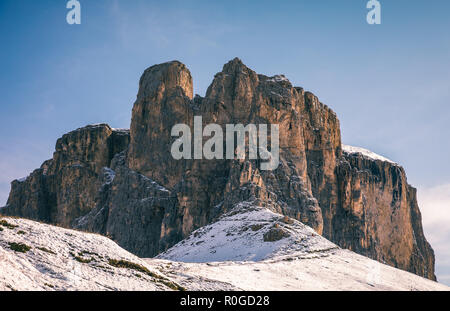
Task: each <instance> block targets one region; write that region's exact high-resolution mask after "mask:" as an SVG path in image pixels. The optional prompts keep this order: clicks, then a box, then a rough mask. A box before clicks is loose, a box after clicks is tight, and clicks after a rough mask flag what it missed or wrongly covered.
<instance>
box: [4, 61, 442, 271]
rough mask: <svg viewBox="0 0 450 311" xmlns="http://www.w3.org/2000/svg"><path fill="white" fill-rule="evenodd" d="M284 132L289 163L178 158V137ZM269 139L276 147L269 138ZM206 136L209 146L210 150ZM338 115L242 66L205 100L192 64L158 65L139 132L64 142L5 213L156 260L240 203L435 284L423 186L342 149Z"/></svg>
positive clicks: (15, 191)
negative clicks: (261, 129)
mask: <svg viewBox="0 0 450 311" xmlns="http://www.w3.org/2000/svg"><path fill="white" fill-rule="evenodd" d="M195 116H201V117H202V120H203V126H205V125H207V124H210V123H215V124H218V125H220V126H221V127H222V128H223V129H225V126H226V124H239V123H241V124H244V125H247V124H278V125H279V143H280V163H279V166H278V167H277V168H276V169H275V170H272V171H270V170H268V171H265V170H261V169H260V161H261V160H249V159H248V157H247V159H245V160H225V159H223V160H205V159H199V160H192V159H181V160H175V159H173V157H172V156H171V152H170V151H171V145H172V143H173V142H174V140H175V139H176V137H172V136H171V129H172V127H173V126H174V125H176V124H180V123H183V124H186V125H188V126H189V127H190V128H191V131H193V126H194V117H195ZM268 139H269V140H270V139H271V137H270V133H269V137H268ZM205 140H207V138H206V137H205V138H204V141H205ZM342 149H343V148H342V145H341V135H340V125H339V120H338V118H337V116H336V114H335V113H334V112H333V111H332V110H331V109H330V108H328V107H327V106H326V105H324V104H322V103H321V102H320V101H319V99H318V98H317V97H316V96H315V95H314V94H312V93H310V92H305V91H304V90H303V89H302V88H301V87H294V86H292V85H291V83H290V82H289V80H287V79H286V78H285V77H284V76H282V75H277V76H273V77H267V76H265V75H261V74H257V73H255V72H254V71H253V70H251V69H249V68H248V67H247V66H245V65H244V64H243V63H242V61H241V60H239V59H238V58H235V59H233V60H231V61H230V62H228V63H227V64H225V65H224V66H223V69H222V71H221V72H219V73H217V74H216V75H215V77H214V79H213V81H212V83H211V85H210V86H209V88H208V90H207V92H206V95H205V97H201V96H198V95H196V96H195V97H194V96H193V81H192V77H191V74H190V72H189V70H188V69H187V67H186V66H185V65H184V64H182V63H180V62H178V61H172V62H168V63H164V64H159V65H154V66H152V67H150V68H148V69H147V70H145V72H144V73H143V75H142V77H141V79H140V81H139V90H138V95H137V99H136V101H135V103H134V106H133V113H132V120H131V126H130V131H129V132H128V131H125V130H114V129H111V128H110V127H109V126H108V125H106V124H104V125H96V126H88V127H86V128H82V129H79V130H76V131H74V132H71V133H69V134H66V135H64V136H63V137H62V138H61V139H60V140H58V143H57V146H56V151H55V154H54V156H53V159H51V160H49V161H46V162H45V163H44V164H43V165H42V167H41V168H40V169H38V170H36V171H34V172H33V173H32V174H31V175H30V176H29V177H28V178H27V179H26V180H25V181H14V182H13V183H12V190H11V193H10V197H9V200H8V205H7V206H6V207H5V208H3V209H2V210H1V211H2V213H3V214H7V215H14V216H21V217H26V218H31V219H35V220H41V221H45V222H49V223H52V224H57V225H61V226H66V227H75V228H79V229H83V230H89V231H92V232H97V233H101V234H104V235H107V236H109V237H111V238H113V239H114V240H115V241H116V242H117V243H118V244H119V245H121V246H122V247H124V248H125V249H127V250H129V251H131V252H133V253H135V254H137V255H139V256H145V257H150V256H155V255H157V254H158V253H160V252H162V251H165V250H167V249H168V248H169V247H171V246H173V245H174V244H175V243H177V242H179V241H180V240H182V239H184V238H186V237H187V236H188V235H189V234H190V233H191V232H193V231H194V230H196V229H198V228H200V227H203V226H205V225H207V224H210V223H212V222H214V221H215V220H216V219H217V218H218V217H219V216H220V215H223V213H225V212H228V211H230V210H231V209H232V208H233V207H235V206H236V205H237V204H239V203H241V202H252V204H255V205H258V206H264V207H267V208H269V209H270V210H272V211H273V212H276V213H280V214H283V215H286V216H289V217H291V218H294V219H297V220H299V221H301V222H302V223H304V224H306V225H308V226H310V227H311V228H313V229H314V230H315V231H316V232H317V233H319V234H322V235H323V236H324V237H326V238H327V239H329V240H331V241H333V242H335V243H337V244H338V245H340V246H342V247H345V248H349V249H351V250H354V251H356V252H358V253H360V254H363V255H366V256H368V257H371V258H374V259H376V260H379V261H382V262H384V263H387V264H389V265H392V266H395V267H398V268H401V269H404V270H407V271H411V272H413V273H416V274H418V275H421V276H425V277H427V278H430V279H434V278H435V276H434V254H433V250H432V249H431V247H430V245H429V244H428V243H427V241H426V239H425V237H424V235H423V230H422V225H421V216H420V211H419V208H418V206H417V201H416V193H415V189H414V188H412V187H411V186H409V185H408V184H407V181H406V175H405V172H404V171H403V169H402V168H401V167H400V166H399V165H397V164H395V163H392V162H389V161H384V160H383V159H379V158H373V157H370V156H368V155H367V154H362V153H358V152H345V151H343V150H342Z"/></svg>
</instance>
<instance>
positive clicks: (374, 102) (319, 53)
mask: <svg viewBox="0 0 450 311" xmlns="http://www.w3.org/2000/svg"><path fill="white" fill-rule="evenodd" d="M380 2H381V5H382V24H381V25H368V24H367V23H366V14H367V12H368V10H367V9H366V3H367V1H366V0H347V1H335V0H328V1H327V0H324V1H300V0H298V1H261V0H260V1H149V0H116V1H114V0H80V3H81V11H82V17H81V25H68V24H67V23H66V14H67V12H68V10H67V9H66V3H67V1H66V0H48V1H45V0H41V1H32V0H11V1H8V0H2V1H0V94H1V96H0V107H1V108H0V109H1V110H0V111H1V113H0V139H1V142H2V143H1V144H0V170H1V171H2V174H1V177H0V205H3V203H6V199H7V195H8V192H9V182H10V181H11V180H12V179H15V178H20V177H23V176H26V175H27V174H28V173H29V172H30V171H31V170H33V169H34V168H37V167H39V166H40V164H41V163H42V162H43V161H44V160H46V159H48V158H51V155H52V152H53V150H54V145H55V142H56V139H57V138H58V137H60V136H61V135H62V134H64V133H66V132H68V131H70V130H72V129H75V128H77V127H80V126H84V125H86V124H89V123H100V122H106V123H109V124H110V125H111V126H113V127H125V128H127V127H129V124H130V118H131V108H132V104H133V101H134V99H135V96H136V93H137V87H138V81H139V77H140V75H141V73H142V72H143V71H144V69H145V68H147V67H148V66H151V65H153V64H155V63H161V62H165V61H169V60H174V59H177V60H180V61H181V62H183V63H185V64H186V65H187V66H188V67H189V69H190V70H191V73H192V75H193V78H194V91H195V93H198V94H200V95H204V93H205V91H206V88H207V87H208V85H209V83H210V82H211V81H212V78H213V76H214V74H215V73H216V72H218V71H220V70H221V68H222V65H223V64H224V63H226V62H227V61H228V60H230V59H232V58H234V57H235V56H238V57H239V58H241V59H242V60H243V61H244V63H245V64H247V65H248V66H249V67H250V68H252V69H254V70H255V71H257V72H258V73H263V74H267V75H273V74H285V75H286V76H287V77H288V78H289V79H290V80H291V82H292V83H293V84H294V85H296V86H302V87H304V88H305V89H306V90H309V91H312V92H314V93H315V94H316V95H317V96H318V97H319V99H320V100H321V101H322V102H323V103H325V104H327V105H328V106H330V107H331V108H332V109H333V110H335V111H336V112H337V114H338V116H339V118H340V121H341V129H342V136H343V141H344V142H345V143H347V144H352V145H356V146H363V147H366V148H368V149H371V150H373V151H375V152H378V153H380V154H383V155H384V156H386V157H388V158H391V159H392V160H394V161H397V162H399V163H400V164H402V165H403V166H404V167H405V169H406V172H407V174H408V179H409V182H410V183H411V184H413V185H414V186H416V187H417V188H418V189H419V203H420V205H421V207H422V213H423V218H424V224H425V229H426V234H427V237H428V238H429V240H430V241H431V243H432V245H433V247H434V248H435V251H436V253H437V260H438V269H437V271H438V277H440V279H441V280H442V281H444V282H447V283H448V284H450V211H449V209H450V164H449V163H448V160H449V158H450V144H449V143H448V141H449V140H448V136H449V134H450V105H449V103H450V18H449V15H448V14H450V13H449V12H450V2H449V1H446V0H442V1H439V0H434V1H433V2H432V5H431V2H430V1H425V0H414V1H407V0H396V1H392V0H389V1H387V0H384V1H383V0H380Z"/></svg>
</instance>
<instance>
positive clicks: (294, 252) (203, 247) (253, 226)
mask: <svg viewBox="0 0 450 311" xmlns="http://www.w3.org/2000/svg"><path fill="white" fill-rule="evenodd" d="M158 258H159V259H166V260H167V259H169V260H172V261H184V262H179V263H174V262H171V261H161V263H164V262H166V263H170V268H169V269H163V270H162V271H164V273H167V274H168V275H170V276H171V277H172V278H174V279H175V280H176V281H177V282H178V283H180V284H182V285H183V286H187V287H190V288H193V289H199V290H200V289H201V287H199V288H197V287H196V286H197V285H198V283H192V282H191V281H190V280H192V278H197V279H198V278H203V279H208V280H209V282H213V281H216V282H221V283H222V284H224V283H225V284H229V285H232V286H233V287H235V288H236V289H242V290H449V289H450V288H449V287H447V286H445V285H441V284H439V283H437V282H433V281H430V280H428V279H425V278H422V277H419V276H417V275H415V274H412V273H409V272H406V271H402V270H399V269H395V268H392V267H390V266H387V265H384V264H381V263H379V262H377V261H374V260H371V259H369V258H367V257H364V256H361V255H358V254H355V253H353V252H351V251H348V250H343V249H340V248H339V247H337V246H336V245H335V244H333V243H331V242H330V241H328V240H326V239H325V238H323V237H321V236H319V235H318V234H316V233H315V232H314V231H313V230H312V229H311V228H309V227H307V226H305V225H303V224H302V223H300V222H298V221H296V220H293V219H290V218H286V217H283V216H281V215H279V214H276V213H273V212H271V211H269V210H267V209H265V208H262V207H256V206H252V205H251V204H239V205H238V206H237V207H236V208H235V209H234V210H232V211H231V212H230V213H228V214H226V215H224V216H222V217H221V218H220V219H219V220H218V221H217V222H216V223H213V224H211V225H208V226H205V227H203V228H200V229H199V230H197V231H195V232H193V234H192V235H191V236H190V237H189V238H187V239H185V240H184V241H182V242H180V243H178V244H177V245H175V246H173V247H172V248H171V249H169V250H168V251H166V252H165V253H163V254H161V255H159V256H158ZM150 261H151V262H153V263H154V262H155V259H150ZM186 262H190V263H186Z"/></svg>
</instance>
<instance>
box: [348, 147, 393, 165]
mask: <svg viewBox="0 0 450 311" xmlns="http://www.w3.org/2000/svg"><path fill="white" fill-rule="evenodd" d="M342 151H344V152H346V153H349V154H355V153H359V154H361V155H363V156H365V157H367V158H369V159H372V160H380V161H385V162H389V163H392V164H396V163H395V162H394V161H392V160H389V159H388V158H385V157H383V156H381V155H379V154H376V153H375V152H372V151H370V150H367V149H365V148H361V147H354V146H349V145H344V144H342Z"/></svg>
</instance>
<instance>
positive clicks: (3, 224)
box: [0, 219, 18, 229]
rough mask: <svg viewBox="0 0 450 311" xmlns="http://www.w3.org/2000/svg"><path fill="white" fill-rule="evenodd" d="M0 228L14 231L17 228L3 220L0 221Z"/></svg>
mask: <svg viewBox="0 0 450 311" xmlns="http://www.w3.org/2000/svg"><path fill="white" fill-rule="evenodd" d="M0 226H3V227H5V228H8V229H14V228H17V227H18V226H17V225H13V224H10V223H9V222H7V221H6V220H4V219H2V220H0Z"/></svg>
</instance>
